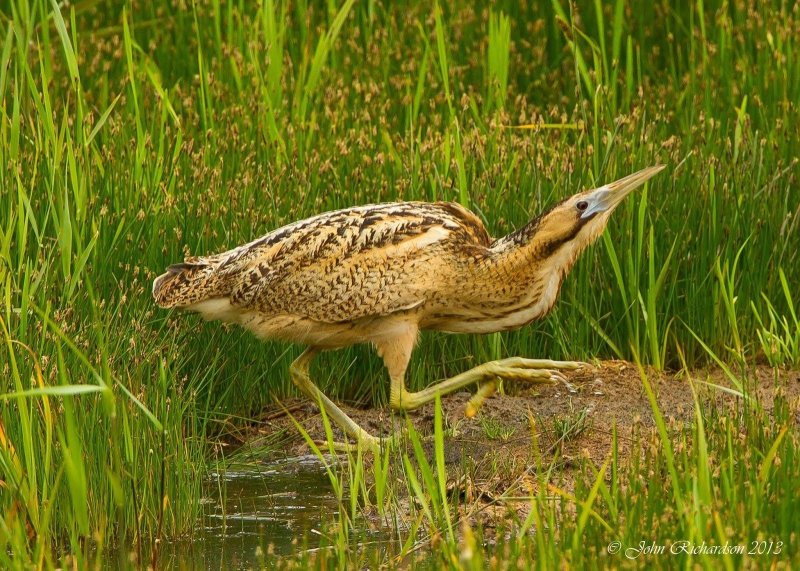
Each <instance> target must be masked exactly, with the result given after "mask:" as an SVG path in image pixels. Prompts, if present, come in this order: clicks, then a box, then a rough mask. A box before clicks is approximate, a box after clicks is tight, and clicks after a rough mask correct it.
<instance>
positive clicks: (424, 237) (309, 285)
mask: <svg viewBox="0 0 800 571" xmlns="http://www.w3.org/2000/svg"><path fill="white" fill-rule="evenodd" d="M490 243H491V239H490V238H489V235H488V234H487V232H486V230H485V228H484V227H483V224H482V223H481V222H480V220H479V219H478V218H477V217H476V216H475V215H474V214H472V213H471V212H469V211H468V210H466V209H464V208H463V207H461V206H459V205H457V204H452V203H414V202H406V203H393V204H378V205H370V206H362V207H356V208H351V209H347V210H339V211H335V212H329V213H326V214H321V215H319V216H315V217H313V218H309V219H306V220H301V221H300V222H295V223H294V224H290V225H288V226H285V227H283V228H280V229H278V230H275V231H274V232H272V233H270V234H267V235H266V236H264V237H263V238H260V239H259V240H256V241H254V242H251V243H249V244H246V245H244V246H241V247H239V248H236V249H235V250H231V251H230V252H226V253H225V254H220V255H218V256H216V257H214V258H216V259H215V260H214V265H215V266H216V273H218V275H220V276H225V281H226V282H227V283H229V284H230V293H229V297H230V300H231V303H232V304H233V305H235V306H238V307H241V308H252V309H256V310H259V311H262V312H265V313H270V314H274V313H290V314H294V315H302V316H303V317H307V318H310V319H314V320H317V321H322V322H327V323H333V322H342V321H350V320H354V319H359V318H362V317H367V316H378V315H388V314H391V313H396V312H399V311H405V310H409V309H412V308H414V307H417V306H419V305H421V304H423V303H424V302H425V300H426V297H427V296H428V295H430V294H431V293H432V292H433V291H435V288H436V285H437V280H436V277H437V276H436V273H435V272H436V270H437V260H441V256H442V254H443V252H445V251H446V249H447V248H448V247H451V246H453V245H454V244H455V245H457V244H461V245H463V246H468V247H472V248H486V247H487V246H488V245H489V244H490ZM209 259H210V258H209Z"/></svg>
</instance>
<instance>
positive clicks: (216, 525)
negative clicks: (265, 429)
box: [159, 456, 339, 569]
mask: <svg viewBox="0 0 800 571" xmlns="http://www.w3.org/2000/svg"><path fill="white" fill-rule="evenodd" d="M203 503H204V512H205V513H204V516H203V520H202V525H201V526H199V529H198V530H197V533H196V535H195V537H194V538H193V539H191V540H189V539H187V540H179V541H175V542H172V543H168V544H166V545H164V546H163V551H162V553H161V555H160V556H159V560H160V561H159V563H160V564H159V566H160V567H164V568H178V569H252V568H258V567H261V566H262V565H266V566H267V567H271V566H273V565H274V564H275V563H276V560H277V558H278V557H280V556H281V555H288V554H292V553H296V552H297V551H298V550H299V549H301V547H302V545H303V538H304V537H310V539H309V545H310V546H315V545H317V544H318V543H319V540H318V535H317V534H319V533H320V532H321V531H322V530H324V529H325V528H326V527H327V526H328V524H329V523H330V522H331V521H332V520H333V519H334V518H335V517H336V515H338V508H339V505H338V502H337V501H336V497H335V496H334V494H333V490H332V489H331V485H330V482H329V480H328V476H327V475H326V472H325V468H324V466H323V465H322V464H321V462H320V461H319V460H318V459H317V458H316V457H314V456H301V457H295V458H287V459H285V460H280V461H276V462H271V463H268V464H261V465H247V466H242V467H233V468H230V469H227V470H225V471H224V472H222V471H221V472H217V473H213V474H211V476H210V477H209V479H208V481H207V483H206V486H205V489H204V499H203ZM293 542H294V543H293Z"/></svg>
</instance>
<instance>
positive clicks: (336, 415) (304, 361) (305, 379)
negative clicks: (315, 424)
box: [289, 347, 388, 452]
mask: <svg viewBox="0 0 800 571" xmlns="http://www.w3.org/2000/svg"><path fill="white" fill-rule="evenodd" d="M318 352H319V350H318V349H316V348H314V347H309V348H308V349H306V350H305V351H304V352H303V354H302V355H300V356H299V357H298V358H297V359H295V361H294V362H293V363H292V364H291V365H290V366H289V374H290V375H291V376H292V381H293V382H294V384H295V385H297V387H298V388H299V389H300V390H301V391H303V393H304V394H305V395H306V396H307V397H308V398H310V399H311V400H312V401H314V402H316V403H317V404H319V406H321V407H324V408H325V413H326V414H327V416H328V418H330V419H332V420H333V421H334V422H335V423H336V424H338V425H339V427H341V429H342V430H343V431H344V433H345V434H346V435H347V436H349V437H351V438H353V439H354V440H355V444H350V443H341V442H335V443H334V448H335V449H336V450H341V451H348V450H357V449H358V448H359V447H360V448H362V449H365V450H370V451H373V452H377V451H378V450H379V449H380V447H381V445H385V444H387V443H388V441H387V439H381V438H377V437H375V436H372V435H371V434H370V433H369V432H367V431H366V430H364V429H363V428H361V427H360V426H359V425H358V424H356V422H355V421H354V420H353V419H352V418H350V417H349V416H347V415H346V414H345V413H344V411H343V410H342V409H340V408H339V407H338V406H336V404H335V403H334V402H333V401H332V400H331V399H329V398H328V397H327V396H325V394H324V393H323V392H322V391H321V390H319V387H317V385H315V384H314V382H313V381H312V380H311V376H310V375H309V372H308V370H309V367H310V366H311V361H312V360H313V359H314V357H315V356H316V355H317V353H318Z"/></svg>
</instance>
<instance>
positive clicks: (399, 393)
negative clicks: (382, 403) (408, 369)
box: [387, 357, 587, 416]
mask: <svg viewBox="0 0 800 571" xmlns="http://www.w3.org/2000/svg"><path fill="white" fill-rule="evenodd" d="M387 366H388V364H387ZM585 366H587V365H586V364H585V363H579V362H575V361H550V360H548V359H525V358H523V357H511V358H508V359H501V360H499V361H489V362H488V363H484V364H483V365H478V366H477V367H475V368H473V369H470V370H469V371H466V372H464V373H461V374H459V375H456V376H455V377H451V378H449V379H447V380H444V381H441V382H440V383H437V384H435V385H433V386H431V387H428V388H425V389H423V390H421V391H419V392H416V393H410V392H408V391H406V388H405V380H404V375H403V374H401V375H395V374H391V373H392V371H391V368H390V375H391V378H392V387H391V397H390V402H391V405H392V407H393V408H396V409H403V410H412V409H415V408H418V407H420V406H422V405H424V404H425V403H427V402H430V401H432V400H433V399H434V398H436V394H437V393H438V394H439V395H441V396H444V395H446V394H449V393H452V392H454V391H457V390H458V389H460V388H463V387H465V386H467V385H471V384H473V383H484V382H486V384H483V385H482V386H481V387H480V388H479V389H478V392H477V393H476V394H475V396H473V397H472V399H471V400H470V403H469V405H468V406H467V414H468V416H474V415H475V413H476V412H477V411H478V409H479V408H480V406H481V405H482V404H483V401H484V400H485V399H486V397H488V396H490V395H491V394H492V393H494V391H495V389H496V384H495V383H493V382H492V381H494V380H495V379H497V378H500V379H507V380H512V381H528V382H538V383H542V382H544V383H550V382H557V381H563V380H564V376H563V375H562V374H561V373H560V372H559V371H562V370H574V369H579V368H582V367H585ZM403 373H405V371H403ZM487 381H488V382H487Z"/></svg>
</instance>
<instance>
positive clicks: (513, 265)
mask: <svg viewBox="0 0 800 571" xmlns="http://www.w3.org/2000/svg"><path fill="white" fill-rule="evenodd" d="M578 230H579V229H578ZM575 234H577V230H576V232H575ZM575 234H573V233H572V232H566V233H565V232H554V231H552V230H551V229H549V228H547V227H546V226H545V225H543V224H542V223H541V221H540V219H535V220H532V221H531V222H529V223H528V224H526V225H525V226H523V227H522V228H520V229H519V230H517V231H516V232H513V233H511V234H509V235H508V236H505V237H504V238H500V239H499V240H497V241H495V243H494V244H492V247H491V250H492V253H493V258H494V263H495V264H497V266H498V267H499V268H502V269H503V270H505V271H507V272H508V273H509V274H510V275H516V274H519V273H525V274H537V275H541V274H560V276H561V278H562V279H563V277H564V276H566V274H567V273H568V272H569V271H570V270H571V269H572V266H573V265H574V264H575V261H576V260H577V258H578V255H579V254H580V253H581V251H582V250H583V248H581V247H580V246H579V245H578V243H577V241H576V240H575Z"/></svg>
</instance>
